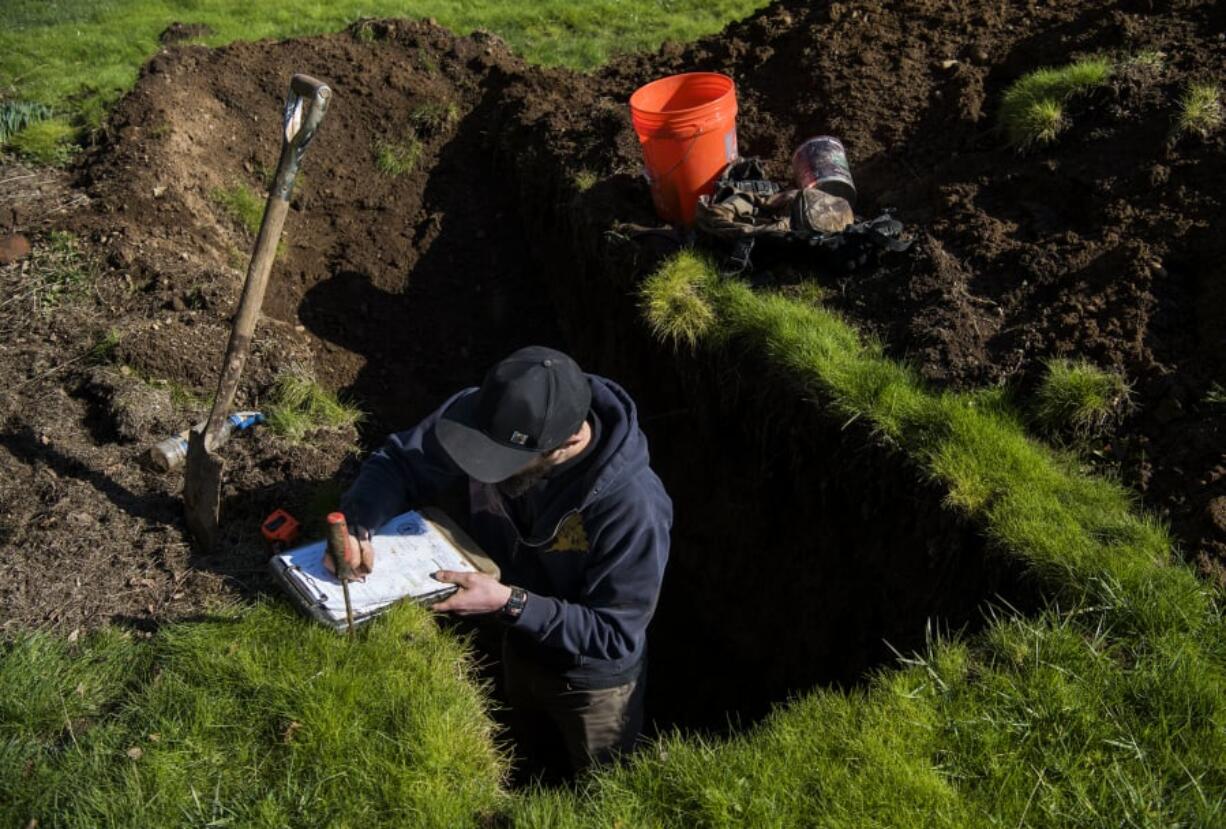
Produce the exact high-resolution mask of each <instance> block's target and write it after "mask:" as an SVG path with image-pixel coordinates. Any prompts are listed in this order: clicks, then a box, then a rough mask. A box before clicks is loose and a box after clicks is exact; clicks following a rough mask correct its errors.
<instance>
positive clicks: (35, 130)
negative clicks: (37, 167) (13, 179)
mask: <svg viewBox="0 0 1226 829" xmlns="http://www.w3.org/2000/svg"><path fill="white" fill-rule="evenodd" d="M76 132H77V131H76V129H74V128H73V127H72V126H71V125H70V124H69V123H67V122H66V121H64V120H62V119H59V118H50V119H47V120H45V121H35V122H33V123H31V124H29V125H28V126H26V127H23V128H22V129H21V130H19V131H18V132H16V133H14V134H13V135H12V136H11V137H10V138H9V140H8V143H7V144H6V145H5V146H6V147H7V148H8V149H10V150H12V151H13V152H15V153H17V155H19V156H21V157H22V158H25V159H27V160H29V161H35V162H38V163H39V164H48V165H52V166H61V165H64V164H67V163H68V162H69V161H71V160H72V156H73V155H74V153H75V152H76V149H75V147H74V145H73V143H72V142H73V140H74V139H75V137H76Z"/></svg>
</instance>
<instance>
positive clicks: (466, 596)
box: [431, 570, 511, 616]
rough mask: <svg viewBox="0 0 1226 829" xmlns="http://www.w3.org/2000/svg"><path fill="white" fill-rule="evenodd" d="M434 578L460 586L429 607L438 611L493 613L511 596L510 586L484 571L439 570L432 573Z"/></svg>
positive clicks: (464, 614)
mask: <svg viewBox="0 0 1226 829" xmlns="http://www.w3.org/2000/svg"><path fill="white" fill-rule="evenodd" d="M434 580H435V581H441V582H444V583H446V584H458V585H459V586H460V589H459V590H457V591H456V592H455V593H452V594H451V595H450V596H448V597H447V598H446V599H445V600H444V601H441V602H439V603H438V604H436V605H434V607H433V608H431V609H432V610H436V611H438V612H439V613H455V614H457V615H459V616H474V615H476V614H478V613H493V612H494V611H496V610H501V609H502V607H503V605H505V604H506V603H507V599H509V598H511V588H509V587H507V586H506V585H505V584H503V583H502V582H500V581H498V579H496V578H494V577H493V576H487V575H486V574H485V573H457V572H455V571H454V570H439V571H438V572H437V573H435V574H434Z"/></svg>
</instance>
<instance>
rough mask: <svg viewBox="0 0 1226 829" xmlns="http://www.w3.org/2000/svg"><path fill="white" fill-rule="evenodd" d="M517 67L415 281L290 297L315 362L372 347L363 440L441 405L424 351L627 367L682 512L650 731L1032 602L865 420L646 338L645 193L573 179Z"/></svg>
mask: <svg viewBox="0 0 1226 829" xmlns="http://www.w3.org/2000/svg"><path fill="white" fill-rule="evenodd" d="M511 84H512V81H511V80H510V79H509V78H508V77H506V76H502V75H501V74H499V73H493V74H492V75H491V76H489V77H487V78H486V80H485V81H484V82H483V85H482V88H481V90H480V92H479V95H478V98H477V100H476V102H475V104H474V105H473V106H472V108H471V109H470V110H468V111H467V112H466V113H464V115H463V116H462V117H461V119H460V120H459V122H458V124H457V125H456V126H455V129H454V133H453V134H452V135H451V136H450V137H449V138H448V139H447V140H446V141H445V142H444V143H443V144H442V145H441V147H440V148H439V150H438V153H437V160H436V161H435V162H434V164H433V166H432V167H431V168H430V169H429V171H428V172H427V173H426V174H425V183H424V188H423V190H422V211H421V214H419V215H424V216H425V217H426V218H425V221H424V223H422V224H419V225H418V226H416V227H415V228H413V229H411V230H410V231H408V233H409V235H411V236H412V238H413V239H414V247H415V248H416V259H415V260H414V261H413V263H412V265H411V267H410V268H409V269H408V272H407V279H406V284H407V288H406V289H404V290H397V287H396V285H395V284H389V283H388V281H387V276H386V275H385V274H384V275H383V276H380V274H379V273H376V272H373V271H364V270H361V269H359V268H355V267H351V266H347V265H342V264H338V263H337V262H336V261H335V260H334V261H333V262H332V264H331V266H330V267H331V268H332V271H331V274H330V275H329V276H327V277H326V278H323V279H321V280H320V281H318V282H316V283H314V284H313V285H310V287H308V288H307V289H306V290H305V291H304V292H303V293H302V294H301V297H300V298H298V297H296V296H295V295H293V294H292V293H291V294H289V295H286V296H284V297H282V302H283V307H284V309H285V310H286V311H289V310H290V309H293V308H294V304H295V302H296V303H297V307H296V315H297V319H298V320H300V321H301V323H302V324H304V325H305V326H306V328H307V330H308V331H309V332H310V333H311V334H312V335H313V336H314V337H316V338H317V339H318V340H319V341H320V342H322V343H323V344H324V348H323V349H322V350H318V349H317V364H318V366H319V367H320V369H321V371H322V373H323V374H324V375H325V376H329V375H332V376H344V374H345V373H346V370H347V367H348V366H350V365H351V364H352V363H353V361H354V360H355V357H359V358H363V360H362V362H363V363H364V368H362V369H361V370H359V371H358V372H357V374H356V376H354V377H353V379H352V381H351V382H349V383H348V384H346V387H345V390H346V391H347V392H349V393H351V394H353V395H354V396H356V397H357V398H359V399H361V400H362V401H364V402H365V403H366V405H367V408H368V409H370V410H371V411H372V412H373V413H374V418H373V419H372V421H371V422H370V423H368V425H367V427H366V430H365V437H366V439H367V442H369V443H372V444H373V443H375V442H377V441H378V440H379V439H380V438H381V436H382V434H383V433H384V432H385V431H388V430H391V429H395V428H403V427H404V426H406V425H408V424H409V423H411V422H412V421H413V420H414V419H415V418H416V416H417V415H419V414H424V413H425V411H427V410H428V409H429V408H431V407H433V406H434V405H436V403H437V402H438V399H439V394H438V393H437V389H438V388H440V381H438V380H434V381H432V382H428V383H426V384H425V388H423V389H416V388H414V384H415V383H419V382H421V380H420V371H421V369H422V368H423V367H424V366H425V365H426V364H433V365H432V366H431V374H432V375H434V376H436V377H446V378H447V382H450V383H451V385H453V386H459V385H461V384H464V383H476V382H479V379H480V373H481V371H482V370H483V368H484V367H485V366H486V365H488V364H489V363H490V362H492V361H493V360H494V359H496V358H497V357H498V356H499V355H501V354H504V353H507V352H509V351H510V350H512V349H514V348H517V347H519V346H521V345H525V344H528V343H532V342H541V343H546V344H550V345H554V346H557V347H561V348H564V349H567V350H569V351H570V352H571V353H572V354H574V355H575V356H576V357H577V359H578V360H579V361H580V363H581V364H582V365H583V366H584V367H585V368H586V369H587V370H589V371H593V372H596V373H600V374H604V375H606V376H609V377H612V378H614V379H616V380H617V381H618V382H620V383H622V384H623V385H624V386H625V387H626V388H627V389H628V390H629V391H630V393H631V394H632V395H633V397H634V398H635V399H636V401H637V402H638V405H639V407H640V418H641V422H642V426H643V429H644V430H645V432H646V433H647V435H648V438H649V441H650V445H651V451H652V458H653V466H654V467H655V468H656V470H657V471H658V473H659V474H660V476H661V477H662V479H663V480H664V482H665V485H666V487H667V489H668V491H669V493H670V495H671V496H672V497H673V499H674V502H675V510H676V524H675V530H674V536H673V548H672V557H671V561H670V565H669V570H668V574H667V579H666V583H665V586H664V590H663V593H662V596H661V600H660V605H659V610H658V614H657V616H656V619H655V621H654V623H653V625H652V629H651V634H650V636H651V641H650V644H649V653H650V662H649V669H648V671H649V676H650V681H649V684H648V687H649V694H648V706H649V716H650V718H651V719H652V720H653V721H654V722H655V724H656V726H657V727H661V728H666V727H671V726H681V727H685V728H697V729H703V730H711V731H716V732H726V731H727V730H729V729H733V728H736V727H739V726H741V725H744V724H748V723H752V722H753V721H755V720H757V719H758V718H760V717H761V716H763V715H764V714H765V713H766V712H767V711H768V710H769V708H770V706H771V705H773V704H775V703H779V702H782V701H784V700H786V699H787V698H788V697H789V696H791V695H794V694H796V693H799V692H802V691H804V690H805V689H807V688H810V687H813V686H814V685H816V684H840V685H849V684H854V683H856V682H858V681H860V680H862V679H863V678H864V677H865V676H866V674H867V673H868V672H869V671H871V670H872V669H873V668H874V667H876V666H878V665H882V664H885V663H887V662H889V661H890V660H892V659H893V656H894V653H893V649H897V650H898V651H901V652H904V653H905V652H908V651H910V650H913V649H916V648H919V647H922V646H923V643H924V639H925V636H927V635H929V633H930V632H931V631H933V630H934V629H941V630H947V629H951V628H953V629H957V628H962V627H966V626H970V627H974V626H975V625H977V624H978V622H979V620H980V619H981V614H982V607H983V604H984V603H985V602H987V601H991V600H993V599H995V598H996V597H998V596H1003V597H1005V598H1007V599H1008V600H1009V601H1011V602H1014V603H1018V602H1023V603H1024V599H1022V598H1021V594H1022V593H1023V591H1022V590H1021V589H1020V587H1019V579H1018V574H1017V573H1016V572H1015V570H1014V569H1013V568H1012V567H1011V566H1010V565H1009V564H1008V563H1007V562H1005V561H1003V560H1001V559H998V558H994V557H992V556H991V555H990V554H989V552H988V550H986V549H985V544H984V542H983V540H982V539H981V538H980V537H979V536H978V535H977V533H976V532H975V530H974V529H973V528H972V527H970V526H968V525H966V524H965V523H963V522H961V521H959V520H958V519H957V518H955V516H954V515H953V514H952V513H951V512H950V511H949V510H946V509H943V508H942V506H941V498H942V494H943V493H942V492H941V491H940V490H939V489H938V488H937V487H935V486H933V485H932V484H930V483H927V482H924V481H922V480H921V479H920V476H919V475H918V473H917V471H916V470H914V469H912V468H910V467H909V466H908V465H907V464H906V463H905V462H904V461H903V460H902V458H901V457H900V456H899V455H897V454H893V453H891V452H889V451H886V450H884V449H881V448H879V447H877V446H876V445H875V444H874V443H873V441H872V440H871V439H870V436H869V435H868V433H867V431H866V430H865V429H862V428H859V427H858V426H854V425H853V426H852V427H850V428H848V427H845V425H844V424H842V423H839V422H837V421H835V420H833V419H831V418H830V417H829V416H827V415H824V414H822V413H821V412H820V411H819V410H818V409H817V407H816V406H815V405H814V404H813V403H812V402H811V401H806V400H803V399H801V396H800V395H799V394H798V393H797V392H795V391H792V390H789V389H788V388H786V387H785V386H783V385H775V386H770V385H768V384H769V383H771V382H773V381H767V380H763V381H761V385H758V386H756V387H755V380H754V379H753V378H755V377H759V376H761V375H763V374H764V371H763V368H764V367H763V366H760V365H757V366H756V365H754V364H753V361H752V359H746V360H743V361H740V362H739V363H738V364H736V365H730V364H729V362H728V361H727V360H722V359H721V358H717V357H711V356H702V355H699V356H689V355H685V354H680V353H677V352H675V351H674V350H672V349H671V348H667V347H664V346H661V345H660V344H658V343H656V342H655V341H654V340H653V339H652V337H651V336H650V334H649V332H648V331H647V330H646V328H645V326H644V325H643V324H642V323H641V321H640V318H639V312H638V307H637V302H636V299H635V295H634V293H633V288H632V286H633V285H634V284H635V282H636V281H637V280H638V278H640V277H641V276H643V275H644V273H645V271H646V270H647V269H649V268H650V266H651V263H652V262H653V261H655V259H654V257H653V256H652V255H651V252H650V251H644V250H639V249H638V248H637V246H636V245H634V244H631V243H626V242H624V240H620V241H619V240H618V239H617V237H616V236H609V235H608V234H607V233H606V231H607V230H608V227H609V224H610V220H611V219H613V218H616V217H618V216H619V215H621V216H624V215H626V213H627V212H630V213H634V212H635V211H638V210H641V209H642V208H643V206H644V205H646V204H647V199H648V197H647V193H646V190H645V188H644V187H643V186H642V185H641V184H639V183H638V182H636V181H635V180H634V179H633V178H632V177H629V176H625V175H623V176H614V177H612V178H611V179H608V180H606V181H604V182H601V183H599V184H597V185H596V186H595V187H593V188H591V189H590V190H587V191H579V190H577V189H576V187H575V186H574V184H573V183H572V182H573V179H574V173H575V170H574V169H572V168H571V166H570V165H569V163H568V162H567V161H566V160H565V159H562V158H559V157H558V156H557V155H554V154H551V153H550V152H549V151H547V150H545V151H541V150H540V148H543V147H548V146H549V138H550V136H542V135H540V134H536V135H533V134H530V133H531V132H532V130H531V129H529V128H527V127H526V126H525V125H524V123H523V122H522V121H520V120H518V119H517V117H516V113H517V110H516V106H515V105H514V103H513V102H514V101H515V100H516V95H515V91H514V90H512V89H510V85H511ZM508 100H510V101H512V103H510V104H509V103H508ZM491 185H494V186H491ZM439 217H441V218H439ZM334 247H337V248H339V249H342V250H343V249H345V248H346V240H345V239H344V235H343V233H342V234H340V236H339V237H338V240H337V245H335V246H334ZM381 280H382V281H381ZM730 384H731V385H739V387H740V391H739V392H738V393H730V389H729V386H730ZM443 385H446V382H444V383H443Z"/></svg>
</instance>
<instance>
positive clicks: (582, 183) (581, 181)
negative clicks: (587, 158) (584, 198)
mask: <svg viewBox="0 0 1226 829" xmlns="http://www.w3.org/2000/svg"><path fill="white" fill-rule="evenodd" d="M572 180H573V181H574V183H575V189H576V190H578V191H579V192H580V193H586V192H587V191H588V190H591V189H592V188H593V187H595V186H596V182H598V181H600V176H598V175H596V173H595V172H593V171H591V170H588V169H586V168H585V169H583V170H579V171H577V172H576V173H575V175H574V177H573V179H572Z"/></svg>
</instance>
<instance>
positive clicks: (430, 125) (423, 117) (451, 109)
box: [409, 101, 460, 136]
mask: <svg viewBox="0 0 1226 829" xmlns="http://www.w3.org/2000/svg"><path fill="white" fill-rule="evenodd" d="M459 121H460V107H459V105H458V104H456V102H455V101H426V102H425V103H421V104H418V105H417V106H415V107H414V108H413V110H412V112H410V113H409V125H410V126H411V127H413V129H414V130H415V131H416V132H417V134H418V135H423V136H430V135H440V134H442V133H446V132H448V131H450V130H451V128H452V127H454V126H455V125H456V124H457V123H459Z"/></svg>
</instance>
